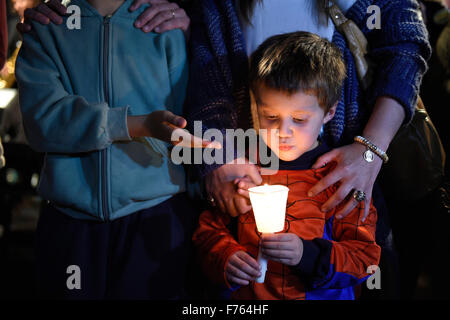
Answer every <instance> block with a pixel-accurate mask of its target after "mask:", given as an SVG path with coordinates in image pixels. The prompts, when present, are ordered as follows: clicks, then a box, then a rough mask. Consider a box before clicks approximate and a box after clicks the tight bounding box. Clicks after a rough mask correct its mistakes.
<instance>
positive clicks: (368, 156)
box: [364, 150, 373, 162]
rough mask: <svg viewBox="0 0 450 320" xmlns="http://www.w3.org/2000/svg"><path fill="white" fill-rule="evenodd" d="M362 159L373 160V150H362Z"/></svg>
mask: <svg viewBox="0 0 450 320" xmlns="http://www.w3.org/2000/svg"><path fill="white" fill-rule="evenodd" d="M364 160H366V161H367V162H372V161H373V152H372V151H370V150H367V151H366V152H364Z"/></svg>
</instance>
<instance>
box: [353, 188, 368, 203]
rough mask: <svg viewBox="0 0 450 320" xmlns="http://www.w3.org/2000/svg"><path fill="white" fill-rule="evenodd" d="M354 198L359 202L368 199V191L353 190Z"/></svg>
mask: <svg viewBox="0 0 450 320" xmlns="http://www.w3.org/2000/svg"><path fill="white" fill-rule="evenodd" d="M353 198H354V199H355V200H356V201H358V202H361V201H364V199H366V193H365V192H364V191H362V190H355V191H354V192H353Z"/></svg>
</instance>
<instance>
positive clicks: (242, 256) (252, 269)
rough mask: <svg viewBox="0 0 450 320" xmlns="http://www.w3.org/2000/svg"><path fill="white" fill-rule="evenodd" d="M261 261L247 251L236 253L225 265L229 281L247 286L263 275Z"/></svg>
mask: <svg viewBox="0 0 450 320" xmlns="http://www.w3.org/2000/svg"><path fill="white" fill-rule="evenodd" d="M260 269H261V267H260V265H259V263H258V262H257V261H256V260H255V259H253V258H252V257H251V256H250V255H249V254H248V253H247V252H245V251H242V250H241V251H237V252H236V253H234V254H233V255H232V256H231V257H230V259H228V263H227V265H226V267H225V275H226V277H227V280H228V282H230V283H234V284H239V285H242V286H246V285H248V284H249V283H250V281H254V280H256V278H257V277H259V276H260V275H261V272H260Z"/></svg>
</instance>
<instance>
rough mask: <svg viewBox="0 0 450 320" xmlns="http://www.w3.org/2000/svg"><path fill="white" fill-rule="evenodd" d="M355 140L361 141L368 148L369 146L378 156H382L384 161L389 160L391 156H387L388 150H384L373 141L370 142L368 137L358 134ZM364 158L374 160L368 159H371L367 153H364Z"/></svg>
mask: <svg viewBox="0 0 450 320" xmlns="http://www.w3.org/2000/svg"><path fill="white" fill-rule="evenodd" d="M353 140H354V141H355V142H358V143H361V144H363V145H365V146H366V147H367V148H369V149H370V150H371V151H373V152H374V153H375V154H376V155H377V156H378V157H380V158H381V160H383V163H386V162H388V161H389V157H388V156H387V154H386V152H384V151H383V150H381V149H380V148H378V147H377V146H376V145H374V144H373V143H372V142H370V141H369V140H367V139H366V138H364V137H361V136H356V137H355V138H353ZM366 157H367V158H366ZM364 159H365V160H366V161H367V162H372V161H373V160H372V161H370V160H368V159H370V156H369V155H366V153H364Z"/></svg>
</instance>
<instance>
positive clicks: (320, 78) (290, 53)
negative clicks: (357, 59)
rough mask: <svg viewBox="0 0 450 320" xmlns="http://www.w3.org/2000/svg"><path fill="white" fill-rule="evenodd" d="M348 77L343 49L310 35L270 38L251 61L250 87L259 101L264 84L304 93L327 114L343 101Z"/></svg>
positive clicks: (295, 33) (291, 91)
mask: <svg viewBox="0 0 450 320" xmlns="http://www.w3.org/2000/svg"><path fill="white" fill-rule="evenodd" d="M345 76H346V68H345V63H344V61H343V59H342V57H341V52H340V50H339V48H338V47H336V46H335V45H333V44H332V43H330V42H329V41H328V40H326V39H323V38H321V37H319V36H318V35H315V34H312V33H309V32H303V31H300V32H293V33H286V34H281V35H276V36H273V37H270V38H268V39H267V40H266V41H264V42H263V43H262V44H261V45H260V46H259V47H258V49H256V51H255V52H254V53H253V54H252V56H251V58H250V74H249V78H250V79H249V80H250V88H251V90H252V91H253V93H254V94H255V97H256V98H258V90H257V88H258V86H259V85H261V84H264V85H266V86H267V87H269V88H271V89H275V90H281V91H284V92H286V93H287V94H289V95H291V94H294V93H296V92H299V91H301V92H304V93H307V94H314V95H316V96H317V99H318V101H319V105H320V106H321V107H322V108H323V109H324V111H325V112H328V111H329V110H330V108H331V107H332V106H333V105H334V104H335V103H336V102H337V101H338V100H339V98H340V96H341V91H342V86H343V82H344V79H345Z"/></svg>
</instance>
